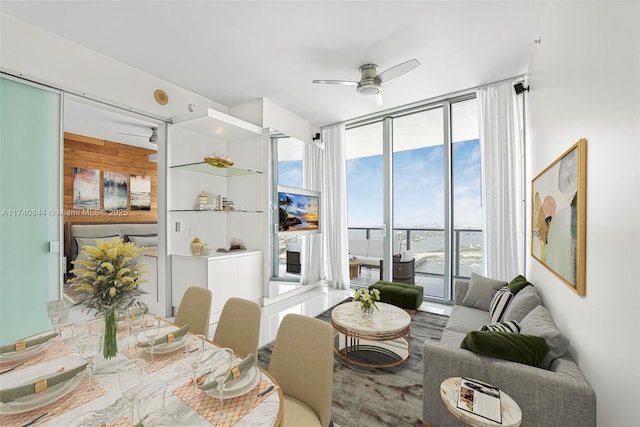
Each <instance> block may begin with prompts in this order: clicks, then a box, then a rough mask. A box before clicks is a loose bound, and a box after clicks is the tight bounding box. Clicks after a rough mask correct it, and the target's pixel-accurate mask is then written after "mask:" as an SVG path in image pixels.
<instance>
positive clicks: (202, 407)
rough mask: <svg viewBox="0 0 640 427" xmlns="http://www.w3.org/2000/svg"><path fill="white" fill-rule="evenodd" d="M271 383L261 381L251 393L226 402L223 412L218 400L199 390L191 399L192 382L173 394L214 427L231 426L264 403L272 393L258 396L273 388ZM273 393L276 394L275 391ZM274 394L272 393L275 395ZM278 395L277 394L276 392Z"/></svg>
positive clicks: (177, 389)
mask: <svg viewBox="0 0 640 427" xmlns="http://www.w3.org/2000/svg"><path fill="white" fill-rule="evenodd" d="M271 385H272V383H271V381H268V380H266V379H264V378H263V379H261V380H260V383H259V384H258V386H257V387H254V389H253V390H251V391H250V392H248V393H246V394H243V395H242V396H238V397H234V398H231V399H225V400H224V406H223V407H222V412H220V411H218V410H217V409H218V405H219V402H218V399H216V398H215V397H211V396H209V395H208V394H207V393H206V392H204V391H202V390H200V389H198V391H197V393H198V395H197V396H196V398H195V399H191V393H192V391H193V385H192V383H191V382H187V383H185V384H183V385H181V386H179V387H178V388H176V389H175V390H173V394H175V395H176V396H178V397H179V398H180V399H181V400H182V401H183V402H184V403H186V404H187V405H189V406H190V407H191V409H193V410H194V411H196V412H197V413H198V414H200V415H201V416H202V417H204V418H205V419H206V420H207V421H209V422H210V423H211V425H214V426H230V425H233V424H235V423H237V422H238V421H240V420H241V419H242V418H243V417H245V416H246V415H247V414H248V413H249V412H251V411H252V410H253V409H254V408H255V407H256V406H258V405H259V404H260V403H262V402H263V401H264V400H265V399H266V398H267V397H269V395H270V393H267V394H266V395H265V396H261V397H260V398H258V397H257V396H258V394H259V393H261V392H263V391H264V390H266V389H267V388H268V387H269V386H271ZM273 392H276V391H275V390H274V391H273ZM273 392H272V393H273ZM276 393H277V392H276Z"/></svg>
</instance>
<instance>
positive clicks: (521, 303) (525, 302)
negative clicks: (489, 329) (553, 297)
mask: <svg viewBox="0 0 640 427" xmlns="http://www.w3.org/2000/svg"><path fill="white" fill-rule="evenodd" d="M540 304H542V300H541V299H540V295H538V291H536V288H534V287H533V286H526V287H525V288H524V289H522V290H521V291H520V292H518V294H517V295H516V296H514V297H513V300H511V302H510V303H509V306H508V307H507V311H506V312H505V313H504V317H503V320H515V321H516V322H520V321H521V320H522V319H524V316H526V315H527V314H529V312H531V310H533V309H534V308H536V307H537V306H539V305H540Z"/></svg>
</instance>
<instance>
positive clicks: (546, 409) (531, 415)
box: [423, 276, 596, 427]
mask: <svg viewBox="0 0 640 427" xmlns="http://www.w3.org/2000/svg"><path fill="white" fill-rule="evenodd" d="M479 277H481V276H479ZM472 280H473V277H472ZM471 283H472V282H471V281H464V280H458V281H457V282H456V284H455V295H454V299H455V305H454V307H453V310H452V313H451V317H450V318H449V321H448V323H447V326H446V328H445V331H444V334H443V336H442V339H441V340H440V341H433V340H427V341H426V342H425V343H424V346H423V364H424V372H423V375H424V388H423V393H424V394H423V421H424V424H426V425H437V426H440V427H445V426H463V425H465V424H463V423H462V422H461V421H459V420H458V419H457V418H455V417H454V416H453V415H452V414H450V413H449V412H448V410H447V409H446V407H445V405H444V403H443V402H442V399H441V397H440V384H441V383H442V381H444V380H445V379H447V378H450V377H460V376H462V377H469V378H475V379H478V380H481V381H485V382H487V383H489V384H493V385H494V386H496V387H498V388H500V389H501V390H504V391H505V392H506V393H507V394H509V396H511V397H512V398H513V399H514V400H515V401H516V402H517V403H518V405H519V406H520V409H521V410H522V418H523V419H522V425H525V426H540V427H544V426H554V427H555V426H572V427H578V426H595V425H596V413H595V412H596V409H595V408H596V401H595V399H596V397H595V393H594V391H593V389H592V388H591V386H589V384H588V383H587V381H586V379H585V378H584V376H583V375H582V373H581V372H580V369H579V368H578V366H577V364H576V362H575V361H574V360H573V359H572V358H571V356H570V355H569V353H568V352H567V349H568V346H569V341H568V340H567V339H566V338H565V337H564V336H563V335H562V334H561V333H560V332H559V331H558V329H557V327H556V326H555V324H554V323H553V320H552V319H551V316H550V315H549V312H548V310H547V309H546V308H545V307H544V306H542V305H541V299H540V296H539V295H538V293H537V291H536V289H535V287H534V286H526V287H525V288H524V289H522V290H521V291H519V292H518V293H517V294H515V296H514V297H513V299H512V300H511V302H510V303H509V305H508V306H507V309H506V312H505V313H504V319H503V320H505V321H506V320H516V321H517V322H519V324H520V326H521V329H522V330H521V331H520V333H521V334H527V335H536V336H542V337H543V338H545V340H546V342H547V344H548V346H549V348H550V351H549V354H548V355H547V356H546V357H545V359H544V361H543V362H542V363H541V366H546V367H547V369H545V368H544V367H534V366H529V365H525V364H521V363H517V362H513V361H508V360H504V359H500V358H495V357H489V356H485V355H481V354H477V353H474V352H472V351H469V350H465V349H462V348H460V344H461V342H462V341H463V339H464V338H465V335H466V334H467V332H469V331H472V330H479V329H480V328H481V327H482V326H483V325H489V324H491V315H490V312H489V306H488V304H489V303H490V302H491V301H490V298H489V300H487V294H486V292H485V296H484V297H483V296H482V295H480V296H478V292H476V293H475V296H474V295H473V294H474V293H473V292H472V289H471V288H473V287H474V286H475V285H474V286H471ZM478 283H479V282H478ZM503 283H504V282H503ZM478 289H479V288H476V289H475V290H476V291H477V290H478ZM492 293H495V291H493V292H492Z"/></svg>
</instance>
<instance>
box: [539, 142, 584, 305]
mask: <svg viewBox="0 0 640 427" xmlns="http://www.w3.org/2000/svg"><path fill="white" fill-rule="evenodd" d="M586 167H587V140H586V139H580V140H579V141H578V142H576V143H575V144H574V145H573V146H571V148H569V149H568V150H567V151H565V152H564V153H563V154H562V155H561V156H560V157H558V158H557V159H556V160H555V161H554V162H553V163H551V164H550V165H549V166H547V168H546V169H544V170H543V171H542V172H540V174H538V176H536V177H535V178H534V179H533V180H532V181H531V195H532V198H533V199H532V201H531V230H532V236H531V255H532V256H533V257H534V258H535V259H537V260H538V261H539V262H541V263H542V265H544V266H545V267H546V268H548V269H549V270H550V271H551V272H552V273H554V274H555V275H556V276H557V277H558V278H560V279H561V280H562V281H563V282H564V283H566V284H567V285H568V286H569V287H570V288H571V289H573V290H574V291H575V292H576V293H577V294H578V295H585V262H586V206H587V203H586V196H587V183H586V176H587V170H586Z"/></svg>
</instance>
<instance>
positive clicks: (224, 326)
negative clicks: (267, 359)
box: [213, 298, 262, 358]
mask: <svg viewBox="0 0 640 427" xmlns="http://www.w3.org/2000/svg"><path fill="white" fill-rule="evenodd" d="M261 311H262V308H261V307H260V304H258V303H257V302H254V301H249V300H246V299H242V298H229V299H228V300H227V302H226V303H225V304H224V307H223V308H222V313H221V314H220V320H219V321H218V325H217V326H216V331H215V333H214V335H213V342H214V343H215V344H217V345H219V346H221V347H227V348H230V349H233V352H234V353H235V354H236V356H239V357H243V358H244V357H246V356H248V355H249V354H253V355H254V356H256V357H257V356H258V341H259V339H260V312H261Z"/></svg>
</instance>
